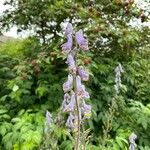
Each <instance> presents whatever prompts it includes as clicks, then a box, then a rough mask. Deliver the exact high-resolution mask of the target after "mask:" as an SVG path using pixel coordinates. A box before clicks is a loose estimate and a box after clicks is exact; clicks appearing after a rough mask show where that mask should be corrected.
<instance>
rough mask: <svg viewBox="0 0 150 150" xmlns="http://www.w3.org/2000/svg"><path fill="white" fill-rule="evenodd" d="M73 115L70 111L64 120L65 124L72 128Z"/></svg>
mask: <svg viewBox="0 0 150 150" xmlns="http://www.w3.org/2000/svg"><path fill="white" fill-rule="evenodd" d="M74 118H75V117H74V116H73V115H72V114H71V113H70V115H69V117H68V119H67V122H66V126H67V127H68V128H70V129H72V128H74Z"/></svg>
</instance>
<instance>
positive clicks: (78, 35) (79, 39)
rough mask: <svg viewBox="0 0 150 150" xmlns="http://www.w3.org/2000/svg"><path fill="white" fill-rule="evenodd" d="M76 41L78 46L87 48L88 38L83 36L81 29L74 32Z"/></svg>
mask: <svg viewBox="0 0 150 150" xmlns="http://www.w3.org/2000/svg"><path fill="white" fill-rule="evenodd" d="M75 38H76V42H77V43H78V45H79V47H80V48H81V49H83V50H88V49H89V48H88V40H87V39H85V38H84V36H83V30H79V31H78V32H76V34H75Z"/></svg>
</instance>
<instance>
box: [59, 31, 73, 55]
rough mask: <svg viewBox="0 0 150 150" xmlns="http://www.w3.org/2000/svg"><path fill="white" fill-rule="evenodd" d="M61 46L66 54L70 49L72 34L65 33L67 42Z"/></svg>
mask: <svg viewBox="0 0 150 150" xmlns="http://www.w3.org/2000/svg"><path fill="white" fill-rule="evenodd" d="M61 47H62V51H63V52H64V53H67V54H68V53H69V52H70V51H71V49H72V35H71V34H68V35H67V42H66V43H64V44H62V45H61Z"/></svg>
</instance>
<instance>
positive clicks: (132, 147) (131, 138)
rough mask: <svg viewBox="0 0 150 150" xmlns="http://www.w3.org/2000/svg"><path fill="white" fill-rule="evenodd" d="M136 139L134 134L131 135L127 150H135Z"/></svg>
mask: <svg viewBox="0 0 150 150" xmlns="http://www.w3.org/2000/svg"><path fill="white" fill-rule="evenodd" d="M136 139H137V135H136V134H135V133H132V134H131V135H130V137H129V144H130V146H129V150H135V149H136V147H137V145H136V143H135V140H136Z"/></svg>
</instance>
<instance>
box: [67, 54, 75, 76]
mask: <svg viewBox="0 0 150 150" xmlns="http://www.w3.org/2000/svg"><path fill="white" fill-rule="evenodd" d="M66 63H67V64H68V65H69V71H70V72H71V73H74V74H76V70H77V69H76V65H75V61H74V58H73V56H72V55H71V54H69V55H68V58H67V61H66Z"/></svg>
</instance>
